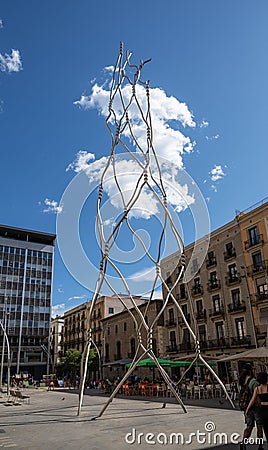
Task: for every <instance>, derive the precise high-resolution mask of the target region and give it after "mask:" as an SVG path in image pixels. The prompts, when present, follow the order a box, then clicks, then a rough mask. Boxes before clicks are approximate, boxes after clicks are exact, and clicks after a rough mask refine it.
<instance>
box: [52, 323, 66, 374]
mask: <svg viewBox="0 0 268 450" xmlns="http://www.w3.org/2000/svg"><path fill="white" fill-rule="evenodd" d="M63 327H64V318H63V317H61V316H58V315H57V316H56V317H55V318H52V319H51V326H50V355H51V364H52V368H51V369H52V372H53V373H54V371H55V370H54V369H55V366H56V364H58V363H59V362H60V358H61V356H62V355H63Z"/></svg>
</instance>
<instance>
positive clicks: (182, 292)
mask: <svg viewBox="0 0 268 450" xmlns="http://www.w3.org/2000/svg"><path fill="white" fill-rule="evenodd" d="M180 298H186V292H185V284H181V285H180Z"/></svg>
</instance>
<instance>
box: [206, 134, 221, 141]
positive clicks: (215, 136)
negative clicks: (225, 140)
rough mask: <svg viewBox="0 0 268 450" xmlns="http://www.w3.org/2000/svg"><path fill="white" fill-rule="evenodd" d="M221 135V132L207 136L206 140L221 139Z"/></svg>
mask: <svg viewBox="0 0 268 450" xmlns="http://www.w3.org/2000/svg"><path fill="white" fill-rule="evenodd" d="M219 137H220V135H219V134H215V135H214V136H206V140H207V141H213V140H214V139H216V140H217V139H219Z"/></svg>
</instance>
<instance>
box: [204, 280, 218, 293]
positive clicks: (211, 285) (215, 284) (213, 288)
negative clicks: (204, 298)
mask: <svg viewBox="0 0 268 450" xmlns="http://www.w3.org/2000/svg"><path fill="white" fill-rule="evenodd" d="M220 288H221V282H220V280H209V282H208V284H207V289H208V292H211V291H216V290H217V289H220Z"/></svg>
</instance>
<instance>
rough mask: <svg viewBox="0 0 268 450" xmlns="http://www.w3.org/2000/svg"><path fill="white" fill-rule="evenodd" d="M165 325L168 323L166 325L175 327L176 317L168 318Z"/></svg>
mask: <svg viewBox="0 0 268 450" xmlns="http://www.w3.org/2000/svg"><path fill="white" fill-rule="evenodd" d="M165 325H166V327H175V325H176V321H175V319H169V320H166V321H165Z"/></svg>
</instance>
